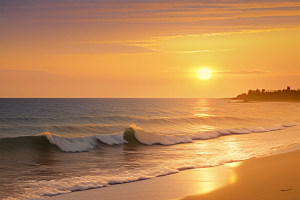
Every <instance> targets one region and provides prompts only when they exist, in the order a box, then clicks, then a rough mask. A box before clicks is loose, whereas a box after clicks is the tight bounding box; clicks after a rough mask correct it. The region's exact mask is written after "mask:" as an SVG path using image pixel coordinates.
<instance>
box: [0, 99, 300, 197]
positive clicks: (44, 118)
mask: <svg viewBox="0 0 300 200" xmlns="http://www.w3.org/2000/svg"><path fill="white" fill-rule="evenodd" d="M299 123H300V104H299V103H281V102H278V103H277V102H253V103H241V102H238V101H231V100H228V99H0V199H13V198H16V199H30V198H33V199H34V198H38V199H46V198H48V197H50V196H53V195H59V194H63V193H70V192H73V191H78V190H86V189H91V188H100V187H105V186H109V185H114V184H117V183H124V184H126V183H127V182H132V181H137V180H144V179H149V178H155V177H157V176H162V175H168V174H172V173H177V172H179V171H181V170H186V169H192V168H199V167H209V166H216V165H221V164H224V163H226V162H231V161H236V160H244V159H249V158H253V157H260V156H264V155H267V154H269V153H271V152H272V151H275V150H277V149H280V148H286V147H289V146H291V145H295V144H298V143H300V126H299ZM111 187H114V186H111Z"/></svg>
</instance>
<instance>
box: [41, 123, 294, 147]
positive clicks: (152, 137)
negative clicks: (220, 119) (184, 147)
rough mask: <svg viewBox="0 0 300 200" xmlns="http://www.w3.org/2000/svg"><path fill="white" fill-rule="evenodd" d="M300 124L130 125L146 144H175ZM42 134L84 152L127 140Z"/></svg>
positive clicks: (105, 136) (63, 145)
mask: <svg viewBox="0 0 300 200" xmlns="http://www.w3.org/2000/svg"><path fill="white" fill-rule="evenodd" d="M297 125H299V124H298V123H297V122H285V123H283V124H275V125H272V126H268V127H244V128H232V129H218V130H215V131H199V132H196V133H188V134H173V135H171V134H160V133H154V132H151V131H147V130H144V129H142V128H140V127H137V126H136V125H134V124H132V125H130V128H132V129H133V131H134V135H135V138H136V139H137V140H138V141H139V142H141V143H143V144H146V145H153V144H162V145H174V144H179V143H191V142H193V140H207V139H211V138H216V137H219V136H221V135H230V134H249V133H253V132H254V133H261V132H269V131H276V130H281V129H284V128H287V127H291V126H297ZM41 135H45V136H46V137H47V139H48V140H49V141H50V143H51V144H54V145H56V146H57V147H58V148H59V149H60V150H62V151H65V152H83V151H91V150H93V149H94V148H95V147H96V145H97V143H98V140H99V141H101V142H103V143H105V144H108V145H116V144H124V143H127V141H126V140H125V139H124V133H123V132H119V133H117V134H111V135H93V136H86V137H77V138H65V137H61V136H58V135H55V134H51V133H49V132H44V133H42V134H41Z"/></svg>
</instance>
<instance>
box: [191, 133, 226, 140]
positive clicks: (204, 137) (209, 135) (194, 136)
mask: <svg viewBox="0 0 300 200" xmlns="http://www.w3.org/2000/svg"><path fill="white" fill-rule="evenodd" d="M219 136H220V133H218V132H217V131H201V132H197V133H193V134H191V139H193V140H207V139H211V138H216V137H219Z"/></svg>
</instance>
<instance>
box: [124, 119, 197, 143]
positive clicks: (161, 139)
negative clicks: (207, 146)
mask: <svg viewBox="0 0 300 200" xmlns="http://www.w3.org/2000/svg"><path fill="white" fill-rule="evenodd" d="M130 127H131V128H132V129H133V131H134V135H135V137H136V139H137V140H138V141H140V142H141V143H143V144H147V145H152V144H163V145H172V144H178V143H189V142H193V140H192V139H191V138H189V136H188V135H184V134H176V135H164V134H159V133H154V132H151V131H147V130H144V129H142V128H139V127H137V126H135V125H134V124H132V125H130Z"/></svg>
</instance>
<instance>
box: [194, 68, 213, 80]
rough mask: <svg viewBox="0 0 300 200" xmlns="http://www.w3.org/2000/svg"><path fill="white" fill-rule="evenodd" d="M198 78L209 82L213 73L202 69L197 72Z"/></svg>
mask: <svg viewBox="0 0 300 200" xmlns="http://www.w3.org/2000/svg"><path fill="white" fill-rule="evenodd" d="M197 77H198V78H199V79H200V80H207V79H210V77H211V71H210V70H209V69H207V68H201V69H199V70H198V71H197Z"/></svg>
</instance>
